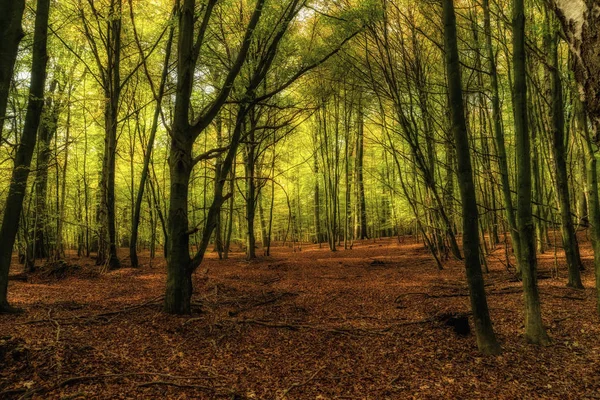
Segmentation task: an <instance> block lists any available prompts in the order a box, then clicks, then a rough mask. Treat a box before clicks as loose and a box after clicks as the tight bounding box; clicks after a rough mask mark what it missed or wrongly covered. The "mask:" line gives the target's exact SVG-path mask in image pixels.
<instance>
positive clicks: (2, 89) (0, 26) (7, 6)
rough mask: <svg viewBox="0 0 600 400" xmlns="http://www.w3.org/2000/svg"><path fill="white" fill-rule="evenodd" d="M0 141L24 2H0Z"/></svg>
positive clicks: (21, 31) (9, 0) (20, 35)
mask: <svg viewBox="0 0 600 400" xmlns="http://www.w3.org/2000/svg"><path fill="white" fill-rule="evenodd" d="M0 10H2V12H1V13H0V38H2V40H0V140H1V139H2V130H3V128H4V119H5V118H6V106H7V104H8V94H9V92H10V85H11V82H12V78H13V72H14V67H15V62H16V61H17V52H18V50H19V43H20V42H21V39H22V38H23V36H25V33H24V32H23V28H22V27H21V21H22V19H23V11H24V10H25V0H0Z"/></svg>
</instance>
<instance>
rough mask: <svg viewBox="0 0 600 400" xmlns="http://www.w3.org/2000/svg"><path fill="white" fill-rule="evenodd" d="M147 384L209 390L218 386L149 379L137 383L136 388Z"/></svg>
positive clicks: (212, 390)
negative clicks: (149, 380) (148, 380)
mask: <svg viewBox="0 0 600 400" xmlns="http://www.w3.org/2000/svg"><path fill="white" fill-rule="evenodd" d="M149 386H174V387H178V388H185V389H201V390H209V391H211V392H214V391H215V390H217V389H218V388H214V387H210V386H203V385H190V384H180V383H176V382H167V381H151V382H144V383H140V384H139V385H137V386H136V387H138V388H142V387H149Z"/></svg>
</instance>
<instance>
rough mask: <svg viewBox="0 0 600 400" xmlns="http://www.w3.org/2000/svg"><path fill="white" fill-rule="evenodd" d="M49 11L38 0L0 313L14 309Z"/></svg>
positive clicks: (4, 239) (7, 214) (1, 272)
mask: <svg viewBox="0 0 600 400" xmlns="http://www.w3.org/2000/svg"><path fill="white" fill-rule="evenodd" d="M49 13H50V0H39V1H38V3H37V9H36V17H35V28H34V35H33V56H32V62H31V82H30V88H29V100H28V102H27V112H26V115H25V126H24V127H23V134H22V136H21V140H20V143H19V146H18V148H17V153H16V156H15V163H14V167H13V171H12V176H11V180H10V187H9V190H8V196H7V198H6V203H5V207H4V214H3V218H2V227H1V228H0V313H2V312H12V311H15V309H14V308H12V307H11V306H10V305H9V303H8V273H9V270H10V262H11V258H12V250H13V245H14V243H15V237H16V235H17V229H18V226H19V219H20V217H21V212H22V211H23V198H24V197H25V191H26V187H27V178H28V177H29V167H30V165H31V159H32V157H33V151H34V149H35V143H36V139H37V129H38V126H39V124H40V119H41V116H42V109H43V106H44V100H43V99H44V86H45V83H46V66H47V64H48V52H47V42H48V15H49ZM3 40H4V39H3Z"/></svg>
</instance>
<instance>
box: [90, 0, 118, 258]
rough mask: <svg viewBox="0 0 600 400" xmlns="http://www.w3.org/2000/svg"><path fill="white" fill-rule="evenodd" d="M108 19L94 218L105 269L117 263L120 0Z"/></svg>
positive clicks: (111, 8)
mask: <svg viewBox="0 0 600 400" xmlns="http://www.w3.org/2000/svg"><path fill="white" fill-rule="evenodd" d="M109 14H110V21H109V27H108V30H107V39H106V40H107V42H106V53H107V62H106V73H105V79H104V88H103V89H104V96H105V98H106V99H107V101H106V104H105V106H104V134H105V137H104V156H103V159H102V176H101V180H100V215H99V216H98V221H99V223H100V229H99V236H100V237H99V248H98V258H97V259H96V263H97V264H99V265H100V264H105V265H106V266H107V267H108V269H116V268H119V267H120V266H121V263H120V261H119V257H118V255H117V237H116V225H115V166H116V153H117V128H118V123H119V121H118V118H119V115H118V114H119V100H120V97H121V71H120V69H121V1H120V0H119V1H117V0H111V3H110V8H109Z"/></svg>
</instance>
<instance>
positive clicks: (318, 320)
mask: <svg viewBox="0 0 600 400" xmlns="http://www.w3.org/2000/svg"><path fill="white" fill-rule="evenodd" d="M588 252H589V249H587V248H585V247H584V248H583V254H584V255H585V256H586V259H585V262H586V263H587V264H589V262H590V260H589V254H588ZM496 254H497V255H498V257H499V256H500V255H501V254H502V251H501V250H500V249H499V250H497V251H496ZM72 261H73V262H77V263H79V264H80V265H82V266H83V267H84V268H83V270H82V271H80V272H79V273H77V274H75V275H74V276H71V277H68V278H66V279H63V280H54V279H39V280H38V281H34V282H32V283H24V282H11V300H12V302H13V303H14V304H15V305H17V306H20V307H23V308H25V309H26V311H27V312H26V314H24V315H20V316H0V362H2V359H3V358H4V361H3V363H0V392H3V393H0V398H22V397H23V396H26V397H34V398H44V399H46V398H57V399H67V398H69V399H75V398H90V397H91V398H106V399H108V398H111V399H112V398H177V399H181V398H194V399H196V398H206V399H212V398H224V399H225V398H228V399H246V398H247V399H283V398H288V399H333V398H336V399H354V398H357V399H385V398H389V399H404V398H432V399H433V398H473V399H475V398H523V397H535V398H574V399H575V398H577V399H579V398H586V397H587V398H597V397H595V396H598V393H599V390H600V339H599V338H600V328H599V324H598V318H597V317H596V316H595V314H594V310H595V301H594V291H593V290H592V289H591V288H592V287H593V279H592V278H593V275H592V272H591V268H588V270H587V271H586V272H585V273H584V278H585V279H584V284H585V285H586V287H587V288H588V289H586V290H584V291H576V290H572V289H567V288H565V287H564V282H563V281H564V280H565V279H543V280H541V281H540V285H541V293H542V301H543V311H544V320H545V323H546V325H547V326H548V329H549V334H550V335H551V336H552V338H553V339H554V343H553V345H552V346H550V347H547V348H537V347H532V346H529V345H527V344H525V343H524V342H523V340H522V338H521V332H522V328H523V323H522V312H521V293H520V284H519V283H518V282H514V281H512V280H511V276H510V274H508V273H507V272H506V271H505V269H504V267H503V266H502V264H501V263H499V262H491V263H490V267H491V272H490V274H488V275H486V284H487V285H488V286H487V290H488V294H489V303H490V307H491V310H492V319H493V321H494V323H495V327H496V331H497V333H498V336H499V338H500V341H501V342H502V345H503V349H504V352H503V354H502V355H501V356H499V357H496V358H483V357H481V356H480V355H479V354H478V352H477V349H476V346H475V340H474V336H473V335H468V336H466V337H463V336H458V335H456V334H455V333H454V331H453V330H452V328H451V327H448V326H446V325H445V324H444V323H442V322H439V321H438V319H439V316H440V315H442V314H447V313H459V314H460V313H464V314H467V313H468V310H469V306H468V297H467V289H466V284H465V283H464V274H463V267H462V265H461V264H460V263H457V262H450V263H448V265H447V267H446V269H445V270H443V271H437V270H436V269H435V264H434V263H433V262H432V261H431V259H430V257H429V255H428V254H427V252H426V251H425V250H424V249H423V248H422V246H420V245H415V244H409V243H403V244H398V242H397V241H394V240H382V241H377V242H373V241H369V242H364V243H359V244H357V245H355V247H354V249H353V250H349V251H343V250H342V251H338V252H336V253H330V252H329V251H327V250H326V249H324V248H323V249H318V248H317V247H316V246H309V247H305V248H304V249H303V250H302V251H301V252H296V253H292V252H291V250H290V249H287V248H285V249H283V248H277V249H275V252H274V256H273V257H270V258H266V259H261V260H258V261H255V262H246V261H244V260H243V255H242V254H234V256H233V259H232V260H229V261H218V260H215V259H214V258H209V259H208V260H207V262H206V263H205V264H204V265H203V266H202V269H201V270H200V271H199V272H198V273H197V274H196V277H195V287H196V293H197V295H196V296H195V298H194V302H195V304H197V306H196V310H195V313H194V315H192V316H191V317H172V316H167V315H165V314H163V313H162V312H161V310H160V296H161V294H162V291H163V288H164V282H165V277H166V275H165V273H164V262H162V261H161V262H157V261H154V265H153V266H152V267H144V268H142V269H140V270H131V269H123V270H120V271H115V272H111V273H108V274H102V275H98V274H94V273H90V272H89V271H90V269H91V267H89V266H86V265H85V263H86V262H87V263H89V261H86V260H72ZM148 261H149V260H148V259H147V258H142V260H141V262H142V263H145V265H147V264H148ZM559 262H561V261H560V260H559ZM552 263H553V257H552V255H546V256H542V257H541V270H542V275H545V274H546V272H544V270H549V269H550V268H551V266H552ZM16 269H17V267H15V273H16V272H18V271H17V270H16ZM563 274H564V273H563ZM10 390H13V392H8V391H10Z"/></svg>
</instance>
